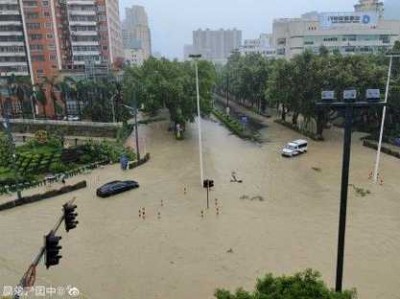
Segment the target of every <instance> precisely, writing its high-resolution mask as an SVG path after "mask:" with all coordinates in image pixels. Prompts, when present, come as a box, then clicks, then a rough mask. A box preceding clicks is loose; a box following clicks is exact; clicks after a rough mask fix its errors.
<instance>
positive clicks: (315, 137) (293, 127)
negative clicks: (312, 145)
mask: <svg viewBox="0 0 400 299" xmlns="http://www.w3.org/2000/svg"><path fill="white" fill-rule="evenodd" d="M274 122H276V123H278V124H280V125H282V126H285V127H286V128H289V129H291V130H293V131H296V132H297V133H300V134H302V135H304V136H307V137H309V138H311V139H312V140H314V141H324V137H322V136H321V135H317V134H314V133H311V132H309V131H306V130H302V129H300V128H299V127H298V126H296V125H294V124H291V123H288V122H286V121H283V120H281V119H275V120H274Z"/></svg>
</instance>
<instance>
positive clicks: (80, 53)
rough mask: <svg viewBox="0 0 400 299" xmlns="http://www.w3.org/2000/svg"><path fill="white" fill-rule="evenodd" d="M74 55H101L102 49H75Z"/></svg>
mask: <svg viewBox="0 0 400 299" xmlns="http://www.w3.org/2000/svg"><path fill="white" fill-rule="evenodd" d="M73 55H74V56H100V51H76V50H74V51H73Z"/></svg>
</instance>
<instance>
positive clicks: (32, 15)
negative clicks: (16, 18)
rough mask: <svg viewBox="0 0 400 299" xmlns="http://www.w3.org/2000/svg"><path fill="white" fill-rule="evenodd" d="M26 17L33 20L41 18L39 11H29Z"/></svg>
mask: <svg viewBox="0 0 400 299" xmlns="http://www.w3.org/2000/svg"><path fill="white" fill-rule="evenodd" d="M26 18H27V19H28V20H31V19H38V18H39V13H37V12H28V13H27V14H26Z"/></svg>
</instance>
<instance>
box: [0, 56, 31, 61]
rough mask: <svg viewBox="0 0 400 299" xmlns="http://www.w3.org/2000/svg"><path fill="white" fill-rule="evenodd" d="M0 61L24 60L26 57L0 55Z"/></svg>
mask: <svg viewBox="0 0 400 299" xmlns="http://www.w3.org/2000/svg"><path fill="white" fill-rule="evenodd" d="M0 62H26V59H25V57H21V56H13V57H9V56H5V57H2V56H0Z"/></svg>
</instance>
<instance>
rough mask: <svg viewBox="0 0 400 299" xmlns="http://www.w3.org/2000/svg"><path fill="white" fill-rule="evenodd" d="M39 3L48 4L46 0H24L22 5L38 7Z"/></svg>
mask: <svg viewBox="0 0 400 299" xmlns="http://www.w3.org/2000/svg"><path fill="white" fill-rule="evenodd" d="M39 5H42V6H49V1H48V0H42V1H36V0H25V1H24V7H38V6H39Z"/></svg>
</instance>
